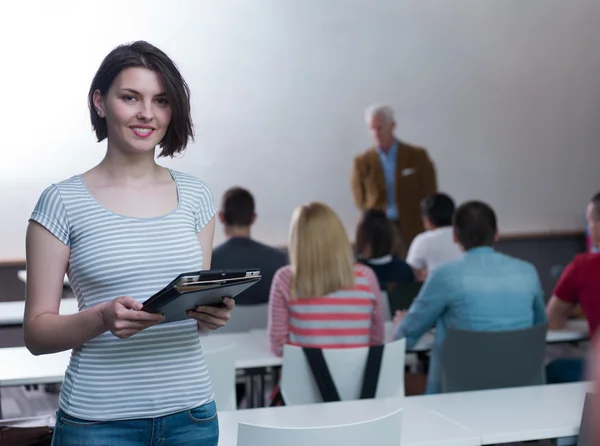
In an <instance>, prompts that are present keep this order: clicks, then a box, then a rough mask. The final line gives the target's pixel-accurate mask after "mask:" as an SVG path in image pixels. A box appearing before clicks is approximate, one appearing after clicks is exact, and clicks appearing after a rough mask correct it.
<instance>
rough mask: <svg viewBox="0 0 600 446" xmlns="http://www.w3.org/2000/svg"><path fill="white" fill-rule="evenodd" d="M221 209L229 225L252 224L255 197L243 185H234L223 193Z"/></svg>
mask: <svg viewBox="0 0 600 446" xmlns="http://www.w3.org/2000/svg"><path fill="white" fill-rule="evenodd" d="M221 211H222V212H223V220H225V224H226V225H227V226H250V225H251V224H252V220H253V219H254V197H253V196H252V194H251V193H250V192H249V191H247V190H246V189H244V188H242V187H232V188H231V189H228V190H227V192H225V194H224V195H223V202H222V204H221Z"/></svg>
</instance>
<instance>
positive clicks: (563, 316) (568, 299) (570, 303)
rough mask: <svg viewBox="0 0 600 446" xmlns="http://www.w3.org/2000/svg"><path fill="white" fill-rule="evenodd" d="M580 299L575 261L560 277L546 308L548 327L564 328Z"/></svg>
mask: <svg viewBox="0 0 600 446" xmlns="http://www.w3.org/2000/svg"><path fill="white" fill-rule="evenodd" d="M578 301H579V300H578V287H577V271H576V267H575V263H570V264H569V265H568V266H567V267H566V268H565V270H564V271H563V272H562V274H561V276H560V278H559V279H558V283H557V284H556V287H555V289H554V293H553V295H552V297H551V298H550V302H548V306H547V308H546V315H547V317H548V329H549V330H560V329H562V328H564V327H565V325H566V324H567V321H568V319H569V316H570V315H571V313H572V312H573V309H574V308H575V306H576V305H577V303H578Z"/></svg>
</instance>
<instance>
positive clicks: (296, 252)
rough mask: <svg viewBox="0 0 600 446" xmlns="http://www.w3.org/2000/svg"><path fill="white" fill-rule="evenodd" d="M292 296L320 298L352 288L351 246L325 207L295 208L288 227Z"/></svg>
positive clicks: (306, 206)
mask: <svg viewBox="0 0 600 446" xmlns="http://www.w3.org/2000/svg"><path fill="white" fill-rule="evenodd" d="M288 254H289V258H290V265H291V267H292V273H293V279H292V287H291V291H292V293H291V294H292V297H293V298H309V297H317V296H324V295H327V294H329V293H332V292H334V291H337V290H340V289H344V288H352V287H353V286H354V259H353V256H352V247H351V245H350V241H349V239H348V235H347V233H346V229H345V228H344V226H343V224H342V222H341V221H340V219H339V218H338V216H337V215H336V213H335V212H334V211H333V210H332V209H331V208H330V207H329V206H327V205H326V204H323V203H318V202H312V203H309V204H306V205H303V206H300V207H298V208H297V209H296V210H295V211H294V214H293V216H292V221H291V224H290V240H289V253H288Z"/></svg>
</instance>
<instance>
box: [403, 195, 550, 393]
mask: <svg viewBox="0 0 600 446" xmlns="http://www.w3.org/2000/svg"><path fill="white" fill-rule="evenodd" d="M497 233H498V229H497V223H496V215H495V213H494V211H493V210H492V208H490V207H489V206H488V205H487V204H485V203H482V202H479V201H470V202H467V203H465V204H463V205H462V206H460V207H459V208H458V209H457V210H456V212H455V214H454V236H455V239H456V241H457V242H458V243H459V244H460V246H461V247H462V248H463V250H464V251H465V255H464V256H463V257H462V258H461V259H458V260H454V261H451V262H447V263H445V264H443V265H440V266H438V267H437V268H436V269H435V270H434V271H432V272H431V274H430V275H429V277H428V278H427V280H426V281H425V283H424V284H423V287H422V288H421V291H420V293H419V295H418V296H417V298H416V299H415V301H414V302H413V304H412V305H411V307H410V309H409V311H408V312H407V313H406V312H403V313H397V314H396V317H395V319H394V322H395V330H394V338H395V339H399V338H402V337H406V338H407V341H408V342H407V345H408V346H409V347H410V346H412V345H414V344H415V343H416V342H417V341H418V340H419V338H420V337H421V336H422V335H423V334H424V333H425V332H427V331H428V330H430V329H431V328H432V326H434V325H435V327H436V331H435V343H434V346H433V349H432V354H431V363H430V368H429V375H428V378H427V389H426V392H427V393H437V392H439V391H440V357H441V353H442V347H443V345H444V339H445V336H446V328H447V327H451V328H458V329H463V330H475V331H499V330H518V329H522V328H527V327H531V326H533V325H537V324H540V323H542V322H545V321H546V315H545V313H544V296H543V292H542V287H541V284H540V280H539V277H538V274H537V271H536V270H535V268H534V266H533V265H531V264H530V263H528V262H525V261H522V260H519V259H516V258H513V257H509V256H507V255H504V254H500V253H499V252H496V251H495V250H494V249H493V248H492V245H493V243H494V241H495V240H496V238H497Z"/></svg>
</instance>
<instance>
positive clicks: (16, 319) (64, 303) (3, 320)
mask: <svg viewBox="0 0 600 446" xmlns="http://www.w3.org/2000/svg"><path fill="white" fill-rule="evenodd" d="M78 311H79V307H78V306H77V299H75V298H74V297H70V298H67V299H61V301H60V309H59V313H60V314H63V315H68V314H74V313H77V312H78ZM24 313H25V301H24V300H19V301H15V302H0V325H22V324H23V314H24Z"/></svg>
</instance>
